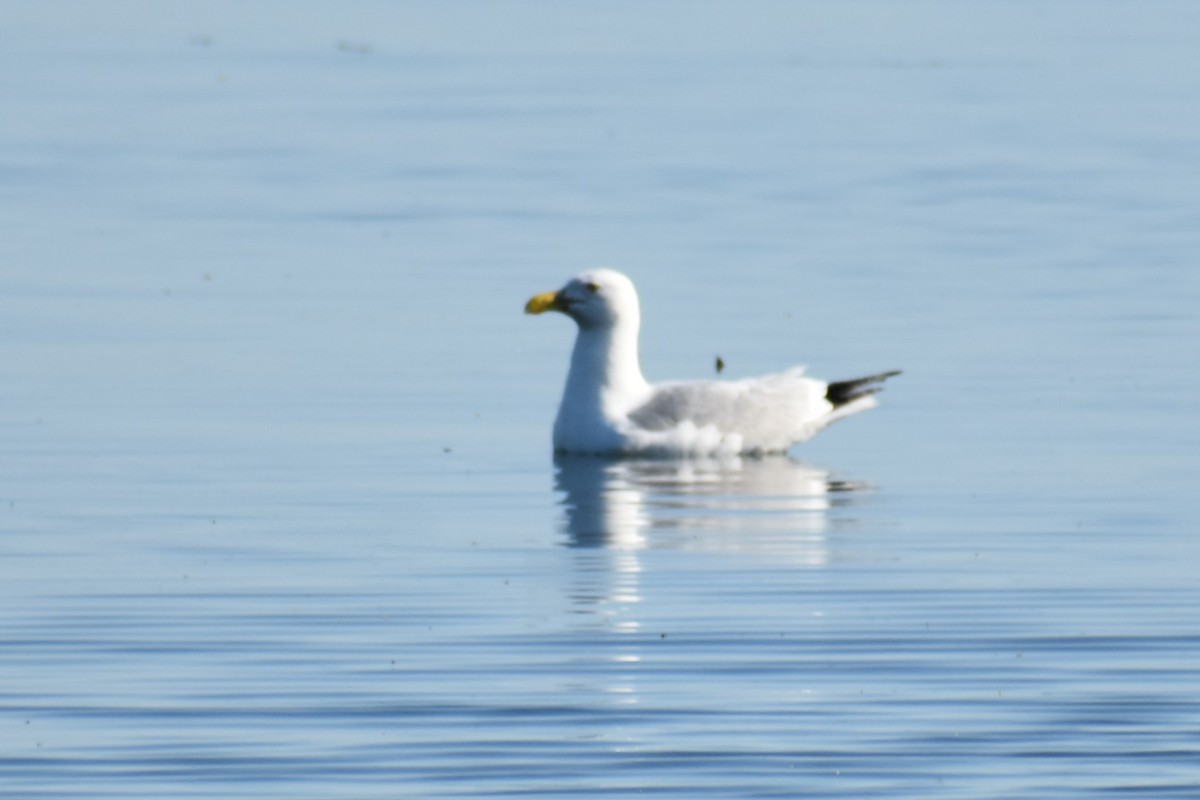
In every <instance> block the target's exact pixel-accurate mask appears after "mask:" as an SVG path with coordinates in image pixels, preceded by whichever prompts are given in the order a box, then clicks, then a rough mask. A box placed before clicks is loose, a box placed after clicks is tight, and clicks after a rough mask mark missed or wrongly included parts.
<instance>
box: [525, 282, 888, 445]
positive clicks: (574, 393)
mask: <svg viewBox="0 0 1200 800" xmlns="http://www.w3.org/2000/svg"><path fill="white" fill-rule="evenodd" d="M545 311H558V312H561V313H563V314H566V315H567V316H568V317H570V318H571V319H573V320H574V321H575V324H576V325H578V326H579V332H578V334H577V335H576V338H575V348H574V350H573V351H572V353H571V366H570V369H569V370H568V372H567V384H566V387H565V388H564V389H563V396H562V402H561V403H560V405H559V407H558V416H557V418H556V419H555V421H554V449H555V451H557V452H560V453H586V454H594V455H631V456H659V457H672V456H676V457H678V456H733V455H741V454H746V455H751V454H753V455H758V454H764V453H780V452H784V451H786V450H787V449H788V448H789V447H791V446H792V445H794V444H797V443H799V442H803V441H805V440H807V439H809V438H811V437H812V436H814V435H815V434H817V433H818V432H820V431H821V430H823V429H824V428H826V427H827V426H828V425H829V424H830V423H832V422H835V421H836V420H839V419H842V418H843V417H848V416H850V415H851V414H857V413H858V412H860V411H866V410H867V409H869V408H874V407H875V406H876V405H877V401H876V398H875V396H874V395H875V393H876V392H878V391H879V390H880V388H881V386H882V383H883V381H884V380H886V379H887V378H890V377H892V376H893V375H898V374H899V371H898V370H893V371H890V372H881V373H879V374H877V375H868V376H865V377H862V378H854V379H852V380H845V381H834V382H826V381H822V380H818V379H817V378H810V377H808V376H806V375H805V374H804V369H803V368H802V367H793V368H791V369H788V370H785V371H783V372H777V373H773V374H770V375H763V376H761V377H757V378H746V379H743V380H732V381H726V380H717V381H671V382H667V383H656V384H652V383H649V382H647V381H646V379H645V378H644V377H643V376H642V369H641V366H640V365H639V362H638V329H639V327H640V325H641V311H640V308H639V304H638V296H637V290H636V289H634V286H633V282H632V281H631V280H630V279H629V278H628V277H626V276H625V275H623V274H621V273H620V272H616V271H614V270H610V269H600V270H594V271H591V272H585V273H583V274H582V275H579V276H578V277H575V278H572V279H571V280H570V281H568V282H567V284H566V286H563V287H562V288H561V289H559V290H558V291H553V292H545V293H543V294H539V295H537V296H535V297H533V298H530V300H529V302H528V303H526V304H525V312H526V313H528V314H541V313H543V312H545Z"/></svg>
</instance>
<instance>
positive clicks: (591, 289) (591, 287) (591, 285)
mask: <svg viewBox="0 0 1200 800" xmlns="http://www.w3.org/2000/svg"><path fill="white" fill-rule="evenodd" d="M583 288H585V289H587V290H588V291H589V292H591V293H592V294H595V293H596V292H598V291H600V284H598V283H585V284H584V285H583Z"/></svg>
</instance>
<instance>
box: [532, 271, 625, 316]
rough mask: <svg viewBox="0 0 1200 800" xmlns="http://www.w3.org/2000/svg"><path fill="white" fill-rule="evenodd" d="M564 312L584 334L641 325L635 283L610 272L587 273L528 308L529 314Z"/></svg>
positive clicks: (541, 296)
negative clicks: (588, 331) (620, 326)
mask: <svg viewBox="0 0 1200 800" xmlns="http://www.w3.org/2000/svg"><path fill="white" fill-rule="evenodd" d="M543 311H561V312H562V313H563V314H566V315H567V316H568V317H570V318H571V319H573V320H575V322H576V323H577V324H578V325H579V327H580V328H582V329H583V330H593V329H602V328H612V327H615V326H616V325H617V324H618V323H620V324H624V325H630V324H632V325H634V326H636V325H637V324H638V313H639V312H638V297H637V290H635V289H634V288H633V281H631V280H629V278H627V277H625V276H624V275H622V274H621V273H619V272H616V271H615V270H611V269H597V270H592V271H591V272H585V273H583V274H582V275H578V276H576V277H574V278H572V279H571V280H569V281H568V282H567V285H566V286H564V287H562V288H561V289H559V290H558V291H557V292H543V293H542V294H539V295H537V296H535V297H531V298H530V299H529V302H528V303H526V304H525V313H526V314H541V313H542V312H543Z"/></svg>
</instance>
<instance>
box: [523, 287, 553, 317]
mask: <svg viewBox="0 0 1200 800" xmlns="http://www.w3.org/2000/svg"><path fill="white" fill-rule="evenodd" d="M559 309H560V306H559V304H558V292H542V293H541V294H539V295H535V296H534V297H531V298H529V302H528V303H526V304H525V313H526V314H541V313H542V312H543V311H558V310H559Z"/></svg>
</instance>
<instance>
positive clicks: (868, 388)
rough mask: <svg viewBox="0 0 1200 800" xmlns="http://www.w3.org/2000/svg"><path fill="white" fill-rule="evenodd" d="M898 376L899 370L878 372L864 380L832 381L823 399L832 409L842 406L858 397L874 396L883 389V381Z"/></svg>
mask: <svg viewBox="0 0 1200 800" xmlns="http://www.w3.org/2000/svg"><path fill="white" fill-rule="evenodd" d="M899 374H900V370H898V369H893V370H890V371H888V372H880V373H879V374H878V375H868V376H866V377H865V378H852V379H851V380H848V381H834V382H833V383H831V384H829V386H828V387H827V388H826V389H825V399H826V400H828V401H829V402H830V403H833V407H834V408H837V407H838V406H844V405H846V404H847V403H850V402H853V401H854V400H857V399H858V398H860V397H866V396H867V395H870V394H875V393H876V392H878V391H879V390H880V389H882V388H883V386H882V385H881V384H882V383H883V382H884V381H886V380H887V379H888V378H891V377H894V376H896V375H899Z"/></svg>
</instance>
